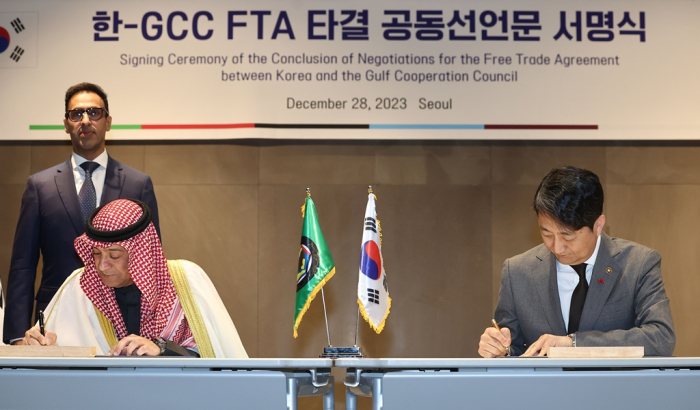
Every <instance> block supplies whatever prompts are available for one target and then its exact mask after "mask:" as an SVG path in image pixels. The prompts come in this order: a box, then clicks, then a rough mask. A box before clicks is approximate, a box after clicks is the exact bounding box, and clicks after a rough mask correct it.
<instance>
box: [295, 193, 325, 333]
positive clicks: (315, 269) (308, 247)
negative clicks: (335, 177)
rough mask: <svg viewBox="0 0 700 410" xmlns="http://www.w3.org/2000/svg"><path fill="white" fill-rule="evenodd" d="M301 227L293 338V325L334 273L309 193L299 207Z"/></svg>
mask: <svg viewBox="0 0 700 410" xmlns="http://www.w3.org/2000/svg"><path fill="white" fill-rule="evenodd" d="M301 214H302V217H303V218H304V226H303V227H302V229H301V249H300V250H299V272H298V273H297V299H296V305H295V306H294V337H297V336H298V333H297V328H298V327H299V324H300V323H301V319H302V318H303V317H304V313H306V311H307V310H308V309H309V305H310V304H311V301H312V300H314V297H315V296H316V293H318V292H319V291H320V290H321V288H322V287H323V285H325V284H326V282H327V281H328V280H329V279H330V278H331V277H333V275H334V274H335V264H334V263H333V257H332V256H331V252H330V251H329V250H328V245H326V240H325V239H324V238H323V233H322V232H321V225H320V224H319V223H318V215H317V214H316V205H314V201H313V200H312V199H311V196H310V195H307V197H306V203H305V204H304V206H302V207H301Z"/></svg>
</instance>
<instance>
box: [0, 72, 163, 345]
mask: <svg viewBox="0 0 700 410" xmlns="http://www.w3.org/2000/svg"><path fill="white" fill-rule="evenodd" d="M63 124H64V126H65V130H66V133H67V134H69V135H70V138H71V143H72V145H73V154H72V156H71V158H69V159H68V160H67V161H66V162H64V163H62V164H58V165H56V166H54V167H51V168H49V169H46V170H44V171H41V172H39V173H37V174H34V175H32V176H30V177H29V180H28V181H27V187H26V189H25V191H24V195H23V196H22V207H21V209H20V215H19V221H18V222H17V230H16V231H15V240H14V245H13V248H12V259H11V262H10V272H9V279H8V286H7V292H6V296H7V306H6V309H5V323H4V334H3V340H4V341H5V343H10V342H12V343H13V344H16V343H17V342H19V341H21V339H22V338H23V337H24V332H25V331H26V330H27V329H29V327H30V326H31V323H32V320H31V319H32V307H33V306H34V299H35V297H34V282H35V279H36V270H37V264H38V261H39V254H40V253H41V256H42V257H43V270H42V277H41V284H40V286H39V290H38V291H37V293H36V311H39V310H43V309H44V308H45V307H46V304H47V303H48V302H49V301H50V300H51V298H52V297H53V295H54V293H55V292H56V290H57V289H58V288H59V287H60V286H61V284H62V283H63V281H64V280H66V278H67V277H68V275H70V273H71V272H73V271H74V270H75V269H78V268H80V267H81V266H83V264H82V262H81V261H80V258H79V257H78V255H77V254H76V253H75V250H74V249H73V240H75V238H77V237H78V236H80V235H81V234H83V233H84V232H85V221H86V219H87V217H88V215H90V213H91V212H92V211H93V210H94V209H95V208H96V207H97V206H99V205H100V204H105V203H107V202H109V201H111V200H113V199H117V198H136V199H140V200H141V201H143V202H145V203H146V204H147V205H148V207H149V208H150V209H151V210H152V212H153V224H154V225H155V227H156V229H157V230H158V231H159V232H160V227H159V224H158V205H157V203H156V196H155V193H154V192H153V183H152V182H151V178H150V177H149V176H148V175H146V174H144V173H143V172H139V171H137V170H135V169H133V168H130V167H128V166H126V165H123V164H121V163H119V162H117V161H116V160H114V159H113V158H112V157H110V156H109V155H107V151H106V150H105V134H106V133H107V131H109V130H110V127H111V125H112V117H111V116H110V114H109V103H108V101H107V94H105V92H104V91H103V90H102V88H100V87H99V86H97V85H95V84H90V83H81V84H77V85H74V86H72V87H70V88H69V89H68V91H66V98H65V118H64V119H63Z"/></svg>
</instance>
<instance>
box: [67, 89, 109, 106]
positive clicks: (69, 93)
mask: <svg viewBox="0 0 700 410" xmlns="http://www.w3.org/2000/svg"><path fill="white" fill-rule="evenodd" d="M84 92H90V93H95V94H97V95H98V96H100V98H102V101H104V103H105V110H107V113H109V102H107V93H105V90H103V89H102V87H100V86H99V85H97V84H92V83H80V84H76V85H74V86H72V87H71V88H69V89H68V91H66V109H65V110H66V111H68V103H69V102H70V99H71V98H73V96H74V95H76V94H78V93H84Z"/></svg>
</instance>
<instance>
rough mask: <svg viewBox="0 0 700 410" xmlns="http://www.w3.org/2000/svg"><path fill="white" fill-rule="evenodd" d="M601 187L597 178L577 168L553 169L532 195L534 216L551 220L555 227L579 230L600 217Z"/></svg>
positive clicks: (601, 209) (601, 211)
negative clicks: (533, 195)
mask: <svg viewBox="0 0 700 410" xmlns="http://www.w3.org/2000/svg"><path fill="white" fill-rule="evenodd" d="M603 199H604V196H603V186H602V185H601V184H600V180H599V179H598V175H596V174H594V173H592V172H591V171H588V170H586V169H581V168H576V167H561V168H554V169H553V170H551V171H549V173H548V174H547V175H546V176H545V177H544V179H542V182H540V186H539V187H537V192H535V201H534V204H533V207H534V208H535V212H536V213H537V215H538V216H539V215H545V216H547V217H549V218H552V219H553V220H554V221H555V222H556V223H557V225H561V226H563V227H567V228H571V229H573V230H576V231H577V230H579V229H581V228H583V227H584V226H587V227H589V228H591V229H593V224H594V223H595V221H596V220H597V219H598V217H599V216H600V215H602V214H603Z"/></svg>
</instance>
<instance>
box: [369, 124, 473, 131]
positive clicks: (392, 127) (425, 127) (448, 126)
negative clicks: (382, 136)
mask: <svg viewBox="0 0 700 410" xmlns="http://www.w3.org/2000/svg"><path fill="white" fill-rule="evenodd" d="M369 129H371V130H483V129H484V124H370V125H369Z"/></svg>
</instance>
